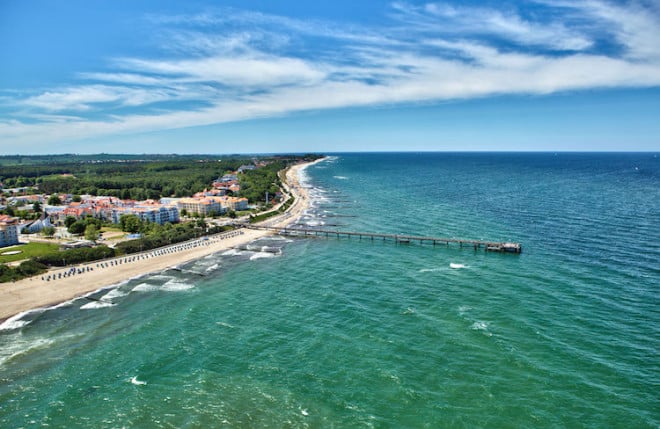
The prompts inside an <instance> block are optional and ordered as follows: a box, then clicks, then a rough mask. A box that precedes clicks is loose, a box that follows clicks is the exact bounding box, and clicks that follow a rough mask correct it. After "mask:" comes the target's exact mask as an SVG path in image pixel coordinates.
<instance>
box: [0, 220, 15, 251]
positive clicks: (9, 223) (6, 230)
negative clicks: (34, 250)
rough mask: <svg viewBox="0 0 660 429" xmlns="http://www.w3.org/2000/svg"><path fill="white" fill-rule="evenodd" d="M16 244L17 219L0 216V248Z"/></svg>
mask: <svg viewBox="0 0 660 429" xmlns="http://www.w3.org/2000/svg"><path fill="white" fill-rule="evenodd" d="M14 244H18V218H15V217H11V216H7V215H0V247H7V246H13V245H14Z"/></svg>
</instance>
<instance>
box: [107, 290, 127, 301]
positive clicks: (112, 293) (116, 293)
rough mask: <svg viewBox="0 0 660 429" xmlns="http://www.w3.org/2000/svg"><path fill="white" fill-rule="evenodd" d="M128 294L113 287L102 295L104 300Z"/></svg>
mask: <svg viewBox="0 0 660 429" xmlns="http://www.w3.org/2000/svg"><path fill="white" fill-rule="evenodd" d="M126 295H128V294H127V293H126V292H124V291H121V290H119V289H118V288H115V289H112V290H111V291H110V292H108V293H106V294H105V295H103V296H102V297H101V299H102V300H108V301H109V300H111V299H113V298H121V297H123V296H126Z"/></svg>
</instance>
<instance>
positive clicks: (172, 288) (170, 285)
mask: <svg viewBox="0 0 660 429" xmlns="http://www.w3.org/2000/svg"><path fill="white" fill-rule="evenodd" d="M194 287H195V285H193V284H190V283H183V282H181V281H176V280H170V281H169V282H167V283H165V284H164V285H163V286H162V287H161V288H160V289H161V290H164V291H167V292H181V291H184V290H189V289H192V288H194Z"/></svg>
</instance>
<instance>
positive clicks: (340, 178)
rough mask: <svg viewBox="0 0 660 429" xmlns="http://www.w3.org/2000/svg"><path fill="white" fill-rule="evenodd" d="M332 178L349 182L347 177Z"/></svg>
mask: <svg viewBox="0 0 660 429" xmlns="http://www.w3.org/2000/svg"><path fill="white" fill-rule="evenodd" d="M332 177H334V178H335V179H339V180H348V177H346V176H332Z"/></svg>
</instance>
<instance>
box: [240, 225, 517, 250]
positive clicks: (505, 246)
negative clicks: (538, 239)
mask: <svg viewBox="0 0 660 429" xmlns="http://www.w3.org/2000/svg"><path fill="white" fill-rule="evenodd" d="M245 228H250V229H259V230H267V231H273V232H275V233H277V234H279V235H287V236H298V237H301V236H302V237H307V236H314V237H328V238H329V237H336V238H358V239H359V240H362V239H368V240H372V241H373V240H375V239H379V240H383V241H393V242H394V243H396V244H410V243H413V242H419V243H420V244H424V243H427V244H432V245H434V246H436V245H438V244H445V245H447V246H449V244H457V245H459V246H460V247H472V248H474V250H475V251H476V250H479V249H484V250H485V251H486V252H502V253H521V252H522V245H521V244H520V243H512V242H497V241H482V240H464V239H460V238H444V237H428V236H417V235H406V234H383V233H374V232H356V231H331V230H326V229H320V228H291V227H289V228H286V227H285V228H279V227H274V226H264V225H245Z"/></svg>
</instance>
